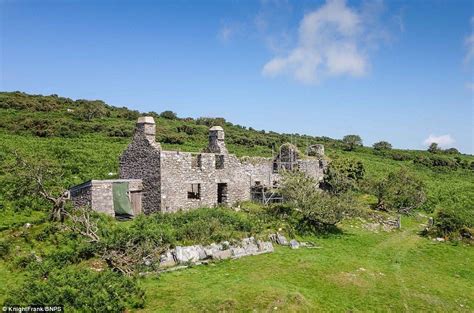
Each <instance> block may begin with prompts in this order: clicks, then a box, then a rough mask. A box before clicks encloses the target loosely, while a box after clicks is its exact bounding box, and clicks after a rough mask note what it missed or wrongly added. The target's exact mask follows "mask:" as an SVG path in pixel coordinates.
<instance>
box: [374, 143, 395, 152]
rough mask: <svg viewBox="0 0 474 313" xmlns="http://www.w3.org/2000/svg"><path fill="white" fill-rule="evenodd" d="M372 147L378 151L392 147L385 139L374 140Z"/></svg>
mask: <svg viewBox="0 0 474 313" xmlns="http://www.w3.org/2000/svg"><path fill="white" fill-rule="evenodd" d="M372 147H373V148H374V149H375V150H378V151H383V150H391V149H392V145H391V144H390V143H389V142H387V141H379V142H376V143H374V145H373V146H372Z"/></svg>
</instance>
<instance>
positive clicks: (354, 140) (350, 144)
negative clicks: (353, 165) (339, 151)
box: [342, 135, 362, 151]
mask: <svg viewBox="0 0 474 313" xmlns="http://www.w3.org/2000/svg"><path fill="white" fill-rule="evenodd" d="M342 143H343V144H344V150H347V151H353V150H355V149H356V148H357V147H362V138H360V136H359V135H346V136H344V138H342Z"/></svg>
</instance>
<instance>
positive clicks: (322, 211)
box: [279, 171, 351, 228]
mask: <svg viewBox="0 0 474 313" xmlns="http://www.w3.org/2000/svg"><path fill="white" fill-rule="evenodd" d="M282 175H283V177H282V181H281V184H280V188H279V190H280V193H281V194H282V196H283V198H284V199H285V202H286V203H287V204H289V205H290V207H291V208H292V209H293V211H294V212H295V214H296V215H297V216H298V217H299V220H300V222H301V223H302V224H303V225H304V226H310V227H312V228H326V227H327V226H334V225H335V224H337V223H338V222H340V221H341V220H342V218H343V217H344V213H345V212H347V211H349V210H350V209H351V203H350V202H349V201H347V200H346V199H347V198H346V197H336V196H332V195H330V194H328V193H326V192H324V191H321V190H318V189H317V183H316V181H315V180H314V179H313V178H312V177H309V176H307V175H306V174H305V173H303V172H301V171H283V172H282Z"/></svg>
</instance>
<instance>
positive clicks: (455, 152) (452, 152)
mask: <svg viewBox="0 0 474 313" xmlns="http://www.w3.org/2000/svg"><path fill="white" fill-rule="evenodd" d="M444 153H447V154H461V153H460V152H459V150H458V149H456V148H449V149H446V150H444Z"/></svg>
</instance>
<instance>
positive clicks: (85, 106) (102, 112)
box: [74, 100, 109, 122]
mask: <svg viewBox="0 0 474 313" xmlns="http://www.w3.org/2000/svg"><path fill="white" fill-rule="evenodd" d="M76 104H78V105H79V108H78V109H76V110H75V111H74V114H75V115H76V117H78V118H79V119H81V120H84V121H88V122H90V121H92V120H93V119H95V118H101V117H104V116H106V115H107V114H108V113H109V111H108V109H107V105H106V104H105V103H104V102H103V101H101V100H95V101H88V100H77V101H76Z"/></svg>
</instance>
